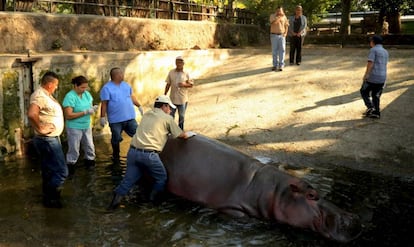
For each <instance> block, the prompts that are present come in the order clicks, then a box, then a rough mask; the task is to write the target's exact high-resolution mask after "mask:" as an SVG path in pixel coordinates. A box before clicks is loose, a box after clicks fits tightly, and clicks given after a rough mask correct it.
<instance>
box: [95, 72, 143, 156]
mask: <svg viewBox="0 0 414 247" xmlns="http://www.w3.org/2000/svg"><path fill="white" fill-rule="evenodd" d="M110 76H111V80H110V81H109V82H107V83H106V84H105V85H104V86H103V88H102V89H101V92H100V97H101V118H100V124H101V126H102V127H104V126H105V125H106V123H107V122H109V127H110V128H111V133H112V136H111V145H112V161H113V162H114V163H115V164H116V163H119V157H120V156H119V152H120V147H119V145H120V143H121V141H122V131H125V133H127V135H129V136H131V137H132V136H133V135H134V134H135V132H136V130H137V127H138V123H137V121H136V120H135V109H134V105H135V106H137V107H138V109H139V112H140V113H141V115H143V114H144V111H143V109H142V106H141V104H140V103H139V102H138V100H137V98H136V97H135V95H134V94H133V93H132V88H131V86H130V85H129V84H128V83H127V82H125V81H124V72H123V71H122V70H121V69H120V68H118V67H115V68H112V69H111V71H110Z"/></svg>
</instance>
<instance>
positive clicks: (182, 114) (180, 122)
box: [171, 102, 188, 130]
mask: <svg viewBox="0 0 414 247" xmlns="http://www.w3.org/2000/svg"><path fill="white" fill-rule="evenodd" d="M187 105H188V102H185V103H184V104H183V105H175V106H176V107H177V109H171V116H172V117H173V118H175V112H176V111H177V110H178V126H179V127H180V128H181V129H182V130H184V118H185V111H186V110H187Z"/></svg>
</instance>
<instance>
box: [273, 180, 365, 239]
mask: <svg viewBox="0 0 414 247" xmlns="http://www.w3.org/2000/svg"><path fill="white" fill-rule="evenodd" d="M281 197H282V198H284V199H283V200H279V203H277V204H278V206H276V205H274V210H275V214H276V218H277V219H278V220H279V221H282V222H285V223H288V224H290V225H293V226H296V227H300V228H309V229H311V230H313V231H315V232H318V233H320V234H322V235H323V236H325V237H327V238H329V239H332V240H336V241H339V242H349V241H351V240H353V239H355V238H357V237H358V236H359V235H360V233H361V222H360V219H359V217H358V216H357V215H355V214H351V213H348V212H346V211H344V210H342V209H340V208H338V207H336V206H335V205H334V204H332V203H330V202H328V201H326V200H324V199H322V198H320V197H319V195H318V193H317V191H316V190H315V189H314V188H313V187H312V186H311V185H310V184H308V183H307V182H305V181H303V180H299V179H297V178H291V179H289V182H288V186H287V187H286V188H285V189H284V190H283V192H281Z"/></svg>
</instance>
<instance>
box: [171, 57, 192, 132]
mask: <svg viewBox="0 0 414 247" xmlns="http://www.w3.org/2000/svg"><path fill="white" fill-rule="evenodd" d="M175 65H176V67H175V69H172V70H170V72H169V73H168V75H167V78H166V79H165V82H166V83H167V84H166V85H165V90H164V95H167V93H168V91H169V90H170V88H171V91H170V98H171V101H172V102H173V104H174V105H175V106H176V107H177V108H176V109H175V108H174V109H171V116H172V117H173V118H175V112H176V110H178V126H180V128H181V129H182V130H184V119H185V112H186V110H187V106H188V89H189V88H192V87H193V85H194V81H193V80H192V79H191V78H190V75H189V74H188V73H187V72H186V71H184V59H183V57H182V56H178V57H176V58H175Z"/></svg>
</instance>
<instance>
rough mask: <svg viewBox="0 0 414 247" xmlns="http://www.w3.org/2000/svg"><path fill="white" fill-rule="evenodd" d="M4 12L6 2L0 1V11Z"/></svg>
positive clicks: (4, 0)
mask: <svg viewBox="0 0 414 247" xmlns="http://www.w3.org/2000/svg"><path fill="white" fill-rule="evenodd" d="M5 10H6V0H0V11H5Z"/></svg>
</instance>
